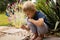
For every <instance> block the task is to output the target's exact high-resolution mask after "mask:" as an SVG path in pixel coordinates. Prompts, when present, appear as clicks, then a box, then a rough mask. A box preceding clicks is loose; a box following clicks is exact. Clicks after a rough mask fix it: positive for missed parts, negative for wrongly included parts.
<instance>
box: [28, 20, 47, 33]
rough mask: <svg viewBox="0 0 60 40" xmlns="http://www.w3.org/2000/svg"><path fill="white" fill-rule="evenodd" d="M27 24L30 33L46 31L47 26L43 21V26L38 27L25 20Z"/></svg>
mask: <svg viewBox="0 0 60 40" xmlns="http://www.w3.org/2000/svg"><path fill="white" fill-rule="evenodd" d="M27 25H28V26H29V28H30V30H31V31H32V33H36V32H37V33H38V34H45V33H47V32H48V26H47V25H46V23H43V26H41V27H38V26H36V25H34V24H33V23H31V22H29V21H27Z"/></svg>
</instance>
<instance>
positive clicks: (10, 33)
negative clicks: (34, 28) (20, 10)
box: [0, 26, 60, 40]
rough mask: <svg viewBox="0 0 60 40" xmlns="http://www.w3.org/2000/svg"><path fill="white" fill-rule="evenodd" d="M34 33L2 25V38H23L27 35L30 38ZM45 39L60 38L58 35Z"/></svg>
mask: <svg viewBox="0 0 60 40" xmlns="http://www.w3.org/2000/svg"><path fill="white" fill-rule="evenodd" d="M32 35H33V34H32V33H31V32H28V31H26V30H22V29H16V28H14V27H7V26H5V27H2V26H1V27H0V40H23V39H25V38H26V37H27V38H28V39H30V38H31V37H29V36H32ZM43 40H60V38H58V37H47V38H45V39H43Z"/></svg>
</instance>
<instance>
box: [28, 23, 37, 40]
mask: <svg viewBox="0 0 60 40" xmlns="http://www.w3.org/2000/svg"><path fill="white" fill-rule="evenodd" d="M28 26H29V28H30V30H31V31H32V33H33V37H32V38H31V40H34V39H36V38H37V36H38V32H37V28H36V26H35V25H34V24H32V23H30V22H28Z"/></svg>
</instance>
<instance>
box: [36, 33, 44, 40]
mask: <svg viewBox="0 0 60 40" xmlns="http://www.w3.org/2000/svg"><path fill="white" fill-rule="evenodd" d="M43 38H44V34H40V36H38V37H37V38H36V39H35V40H43Z"/></svg>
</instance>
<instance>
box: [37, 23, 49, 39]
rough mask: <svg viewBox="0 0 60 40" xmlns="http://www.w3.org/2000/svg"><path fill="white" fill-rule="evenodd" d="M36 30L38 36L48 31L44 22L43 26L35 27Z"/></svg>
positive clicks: (42, 35)
mask: <svg viewBox="0 0 60 40" xmlns="http://www.w3.org/2000/svg"><path fill="white" fill-rule="evenodd" d="M37 31H38V34H39V37H40V38H43V37H44V34H45V33H47V32H48V26H47V25H46V24H45V23H44V24H43V26H41V27H37Z"/></svg>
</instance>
